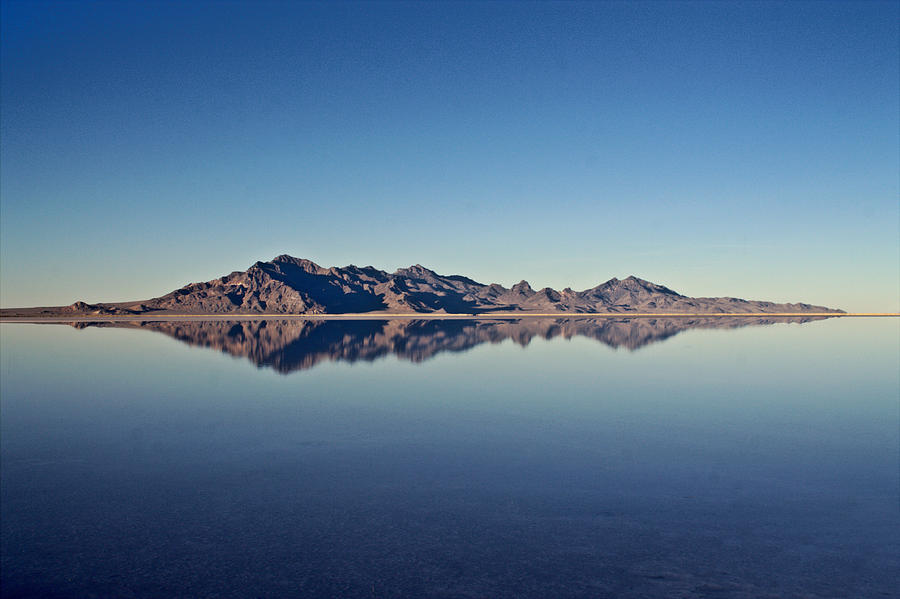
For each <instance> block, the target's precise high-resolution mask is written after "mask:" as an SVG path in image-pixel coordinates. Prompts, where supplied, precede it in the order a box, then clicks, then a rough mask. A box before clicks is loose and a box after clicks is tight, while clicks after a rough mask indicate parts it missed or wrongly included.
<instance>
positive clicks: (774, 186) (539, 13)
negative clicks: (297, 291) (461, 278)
mask: <svg viewBox="0 0 900 599" xmlns="http://www.w3.org/2000/svg"><path fill="white" fill-rule="evenodd" d="M898 22H900V3H898V2H883V3H882V2H859V1H854V2H839V3H828V2H804V3H781V2H778V3H764V2H752V3H737V2H720V3H719V2H717V3H674V2H672V3H664V2H647V3H642V2H630V3H617V2H606V3H603V2H595V3H585V4H579V3H559V4H555V3H554V4H551V3H520V2H516V3H503V2H490V3H464V2H453V3H447V4H440V3H427V4H418V3H327V4H320V3H309V4H306V3H299V2H284V3H265V2H246V3H241V2H232V3H201V2H186V3H181V2H172V3H153V2H140V3H128V2H108V3H100V2H92V3H79V2H65V3H40V2H27V3H24V2H23V3H20V2H9V1H4V2H3V3H2V25H0V26H2V32H0V44H2V59H0V60H2V79H0V102H2V103H0V202H2V203H0V305H2V306H3V307H14V306H28V305H62V304H69V303H71V302H73V301H74V300H76V299H82V300H86V301H91V302H93V301H124V300H132V299H144V298H148V297H153V296H157V295H161V294H163V293H166V292H168V291H171V290H172V289H174V288H176V287H180V286H181V285H184V284H186V283H188V282H192V281H200V280H208V279H212V278H214V277H217V276H220V275H223V274H226V273H228V272H231V271H233V270H244V269H246V268H247V267H248V266H250V265H251V264H252V263H253V262H255V261H256V260H269V259H271V258H272V257H274V256H275V255H277V254H281V253H289V254H292V255H295V256H301V257H306V258H309V259H312V260H314V261H316V262H317V263H319V264H322V265H324V266H332V265H338V266H343V265H346V264H349V263H353V264H357V265H368V264H372V265H374V266H377V267H379V268H383V269H386V270H394V269H396V268H398V267H401V266H408V265H410V264H413V263H421V264H424V265H426V266H429V267H430V268H433V269H434V270H436V271H438V272H440V273H443V274H457V273H458V274H466V275H468V276H471V277H473V278H475V279H476V280H479V281H482V282H485V283H487V282H499V283H502V284H504V285H507V286H509V285H511V284H513V283H516V282H517V281H519V280H520V279H527V280H529V281H530V282H531V283H532V285H533V286H534V287H536V288H538V287H543V286H552V287H556V288H562V287H566V286H571V287H573V288H575V289H584V288H588V287H592V286H594V285H596V284H597V283H599V282H601V281H605V280H607V279H609V278H611V277H613V276H617V277H620V278H622V277H625V276H627V275H629V274H635V275H637V276H640V277H642V278H646V279H649V280H652V281H654V282H658V283H661V284H665V285H667V286H669V287H672V288H673V289H675V290H677V291H679V292H682V293H685V294H688V295H694V296H709V295H733V296H738V297H744V298H747V299H767V300H775V301H805V302H810V303H817V304H825V305H828V306H833V307H840V308H844V309H846V310H850V311H900V199H898V198H900V91H898V90H900V58H898V56H900V31H898Z"/></svg>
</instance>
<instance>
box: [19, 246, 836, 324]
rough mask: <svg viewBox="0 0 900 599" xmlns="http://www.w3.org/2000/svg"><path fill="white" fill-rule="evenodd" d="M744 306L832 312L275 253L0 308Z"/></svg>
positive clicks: (226, 310) (630, 286)
mask: <svg viewBox="0 0 900 599" xmlns="http://www.w3.org/2000/svg"><path fill="white" fill-rule="evenodd" d="M372 312H385V313H404V314H409V313H422V314H426V313H437V314H491V313H501V312H502V313H508V312H513V313H515V312H522V313H538V314H557V313H565V314H610V313H613V314H620V313H621V314H635V313H637V314H645V313H650V314H652V313H669V314H671V313H677V314H747V313H753V314H757V313H830V312H834V313H839V312H841V311H840V310H834V309H831V308H825V307H822V306H813V305H810V304H802V303H793V304H776V303H773V302H763V301H747V300H742V299H738V298H733V297H718V298H715V297H714V298H709V297H701V298H692V297H687V296H684V295H681V294H680V293H677V292H675V291H673V290H671V289H669V288H668V287H663V286H662V285H657V284H656V283H651V282H650V281H645V280H643V279H639V278H637V277H634V276H631V277H628V278H626V279H622V280H619V279H616V278H613V279H610V280H609V281H606V282H605V283H601V284H599V285H597V286H595V287H592V288H590V289H585V290H584V291H574V290H572V289H570V288H568V287H567V288H565V289H563V290H562V291H556V290H555V289H551V288H549V287H545V288H543V289H540V290H537V291H536V290H534V289H533V288H532V287H531V285H530V284H529V283H528V282H527V281H521V282H519V283H517V284H515V285H513V286H512V287H511V288H509V289H507V288H506V287H504V286H503V285H499V284H497V283H492V284H490V285H485V284H483V283H479V282H477V281H473V280H472V279H470V278H468V277H464V276H459V275H439V274H438V273H436V272H434V271H433V270H430V269H428V268H425V267H424V266H422V265H420V264H416V265H414V266H410V267H409V268H401V269H398V270H397V271H395V272H393V273H388V272H386V271H383V270H379V269H377V268H374V267H372V266H366V267H358V266H353V265H350V266H345V267H343V268H337V267H331V268H324V267H322V266H319V265H318V264H316V263H314V262H312V261H310V260H305V259H302V258H294V257H292V256H287V255H281V256H278V257H276V258H274V259H273V260H272V261H270V262H257V263H255V264H254V265H253V266H251V267H250V268H248V269H247V270H246V271H235V272H233V273H231V274H229V275H225V276H223V277H219V278H218V279H213V280H212V281H206V282H205V283H191V284H189V285H185V286H184V287H182V288H181V289H176V290H175V291H172V292H171V293H168V294H166V295H163V296H161V297H156V298H153V299H149V300H144V301H140V302H123V303H118V304H110V303H101V304H86V303H84V302H76V303H74V304H72V305H71V306H67V307H65V308H55V309H53V308H51V309H38V308H31V309H24V311H22V310H19V311H10V310H4V311H3V315H4V316H28V315H32V316H53V315H54V314H55V315H58V316H64V315H67V314H76V315H84V316H91V315H115V314H122V315H148V314H149V315H152V314H166V313H169V314H176V313H177V314H307V315H309V314H348V313H372Z"/></svg>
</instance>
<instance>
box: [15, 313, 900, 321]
mask: <svg viewBox="0 0 900 599" xmlns="http://www.w3.org/2000/svg"><path fill="white" fill-rule="evenodd" d="M736 317H737V318H740V317H745V318H804V317H814V318H823V317H828V318H846V317H851V318H872V317H876V318H878V317H888V318H891V317H893V318H896V317H900V313H898V312H849V313H848V312H695V313H684V312H642V313H621V312H603V313H589V312H587V313H586V312H556V313H536V312H526V313H516V312H503V313H495V314H484V313H482V314H434V313H428V312H426V313H416V312H402V313H399V312H396V313H395V312H362V313H355V314H246V313H233V314H157V315H155V316H154V315H147V314H109V315H89V316H79V315H72V316H61V315H52V316H49V315H48V316H45V317H40V316H0V323H3V322H21V323H64V322H115V321H122V322H141V321H161V320H186V321H190V320H519V319H522V318H569V319H571V318H595V319H596V318H736Z"/></svg>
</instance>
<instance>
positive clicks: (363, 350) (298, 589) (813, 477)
mask: <svg viewBox="0 0 900 599" xmlns="http://www.w3.org/2000/svg"><path fill="white" fill-rule="evenodd" d="M701 320H702V319H701ZM741 324H746V322H745V323H726V322H725V321H722V322H721V323H720V324H719V325H715V324H711V323H709V322H705V321H704V322H695V323H692V324H690V326H688V324H686V321H685V320H683V319H682V320H677V321H676V320H664V319H662V320H659V321H656V320H646V319H643V320H640V321H637V320H635V321H629V320H626V319H618V320H616V321H603V322H601V323H598V322H592V321H590V320H589V319H579V320H576V321H572V320H561V321H551V320H547V321H541V322H537V321H533V322H524V321H523V322H521V323H498V322H477V323H476V322H473V321H449V322H440V321H429V322H427V323H423V322H406V321H404V322H396V321H392V322H384V321H358V322H344V323H328V322H326V323H324V324H322V323H319V324H314V325H313V324H309V323H303V322H302V321H300V322H299V324H298V321H291V322H269V323H266V324H262V323H258V322H256V323H253V322H242V323H222V322H216V323H155V324H154V323H148V324H144V325H143V326H137V325H133V326H132V325H129V326H125V327H112V326H99V327H94V326H88V327H85V328H83V329H82V330H78V329H76V328H74V327H71V326H65V325H49V324H42V325H34V324H10V323H4V324H2V325H0V500H2V501H0V526H2V529H0V532H2V535H0V595H2V597H9V598H13V597H18V598H25V597H46V598H51V599H52V598H69V597H72V598H75V597H78V598H82V597H117V598H118V597H351V598H354V597H359V598H362V597H365V598H372V597H443V598H475V597H498V598H499V597H510V598H512V597H516V598H519V597H535V598H537V597H541V598H543V597H597V598H605V597H609V598H613V597H616V598H618V597H622V598H638V597H647V598H649V597H674V598H700V597H737V598H758V597H769V598H775V597H778V598H782V597H788V598H790V597H796V598H801V597H802V598H810V597H831V598H837V597H875V598H877V597H900V593H898V585H897V583H898V573H900V319H896V318H882V319H827V320H817V321H812V322H805V323H803V324H798V323H791V324H783V323H779V324H768V325H766V326H752V325H750V326H740V325H741ZM104 325H107V323H104ZM714 326H727V327H730V328H727V329H713V328H709V327H714ZM704 327H705V328H704ZM142 329H147V330H142Z"/></svg>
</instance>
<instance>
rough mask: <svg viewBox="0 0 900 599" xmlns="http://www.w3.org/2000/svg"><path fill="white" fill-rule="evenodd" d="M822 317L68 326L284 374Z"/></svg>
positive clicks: (617, 342)
mask: <svg viewBox="0 0 900 599" xmlns="http://www.w3.org/2000/svg"><path fill="white" fill-rule="evenodd" d="M824 318H827V317H771V318H766V317H760V318H752V317H736V318H729V317H706V318H703V317H698V318H636V319H628V318H621V319H620V318H615V319H609V318H604V319H589V318H584V319H582V318H575V319H570V318H556V319H554V318H547V319H542V318H535V319H522V320H496V321H492V320H282V321H278V320H257V321H252V320H245V321H224V320H220V321H186V322H172V321H159V322H151V321H131V322H73V323H71V324H72V326H74V327H76V328H79V329H83V328H88V327H106V328H128V329H144V330H150V331H157V332H160V333H164V334H166V335H169V336H171V337H174V338H175V339H178V340H179V341H183V342H185V343H187V344H189V345H195V346H200V347H208V348H212V349H218V350H220V351H222V352H224V353H227V354H230V355H232V356H238V357H244V358H247V359H249V360H250V361H251V362H253V363H254V364H256V365H257V366H259V367H271V368H273V369H275V370H276V371H278V372H281V373H284V374H287V373H289V372H293V371H295V370H304V369H307V368H312V367H313V366H315V365H316V364H318V363H320V362H323V361H338V362H340V361H346V362H356V361H359V360H362V361H373V360H376V359H378V358H381V357H384V356H387V355H391V354H393V355H396V356H397V357H399V358H402V359H404V360H409V361H411V362H422V361H424V360H427V359H429V358H431V357H433V356H435V355H437V354H439V353H441V352H463V351H466V350H469V349H471V348H473V347H475V346H476V345H480V344H482V343H500V342H502V341H505V340H506V339H512V340H513V342H514V343H517V344H519V345H522V346H526V345H528V344H529V343H530V342H531V340H532V339H534V338H535V337H539V338H541V339H553V338H555V337H564V338H566V339H570V338H573V337H577V336H582V337H588V338H590V339H595V340H597V341H599V342H601V343H603V344H605V345H608V346H609V347H612V348H615V349H617V348H620V347H624V348H627V349H629V350H636V349H638V348H640V347H643V346H645V345H648V344H650V343H654V342H658V341H662V340H664V339H667V338H669V337H671V336H673V335H677V334H678V333H680V332H682V331H686V330H689V329H698V328H700V329H733V328H738V327H744V326H752V325H764V324H773V323H777V322H792V323H804V322H809V321H812V320H821V319H824Z"/></svg>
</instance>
